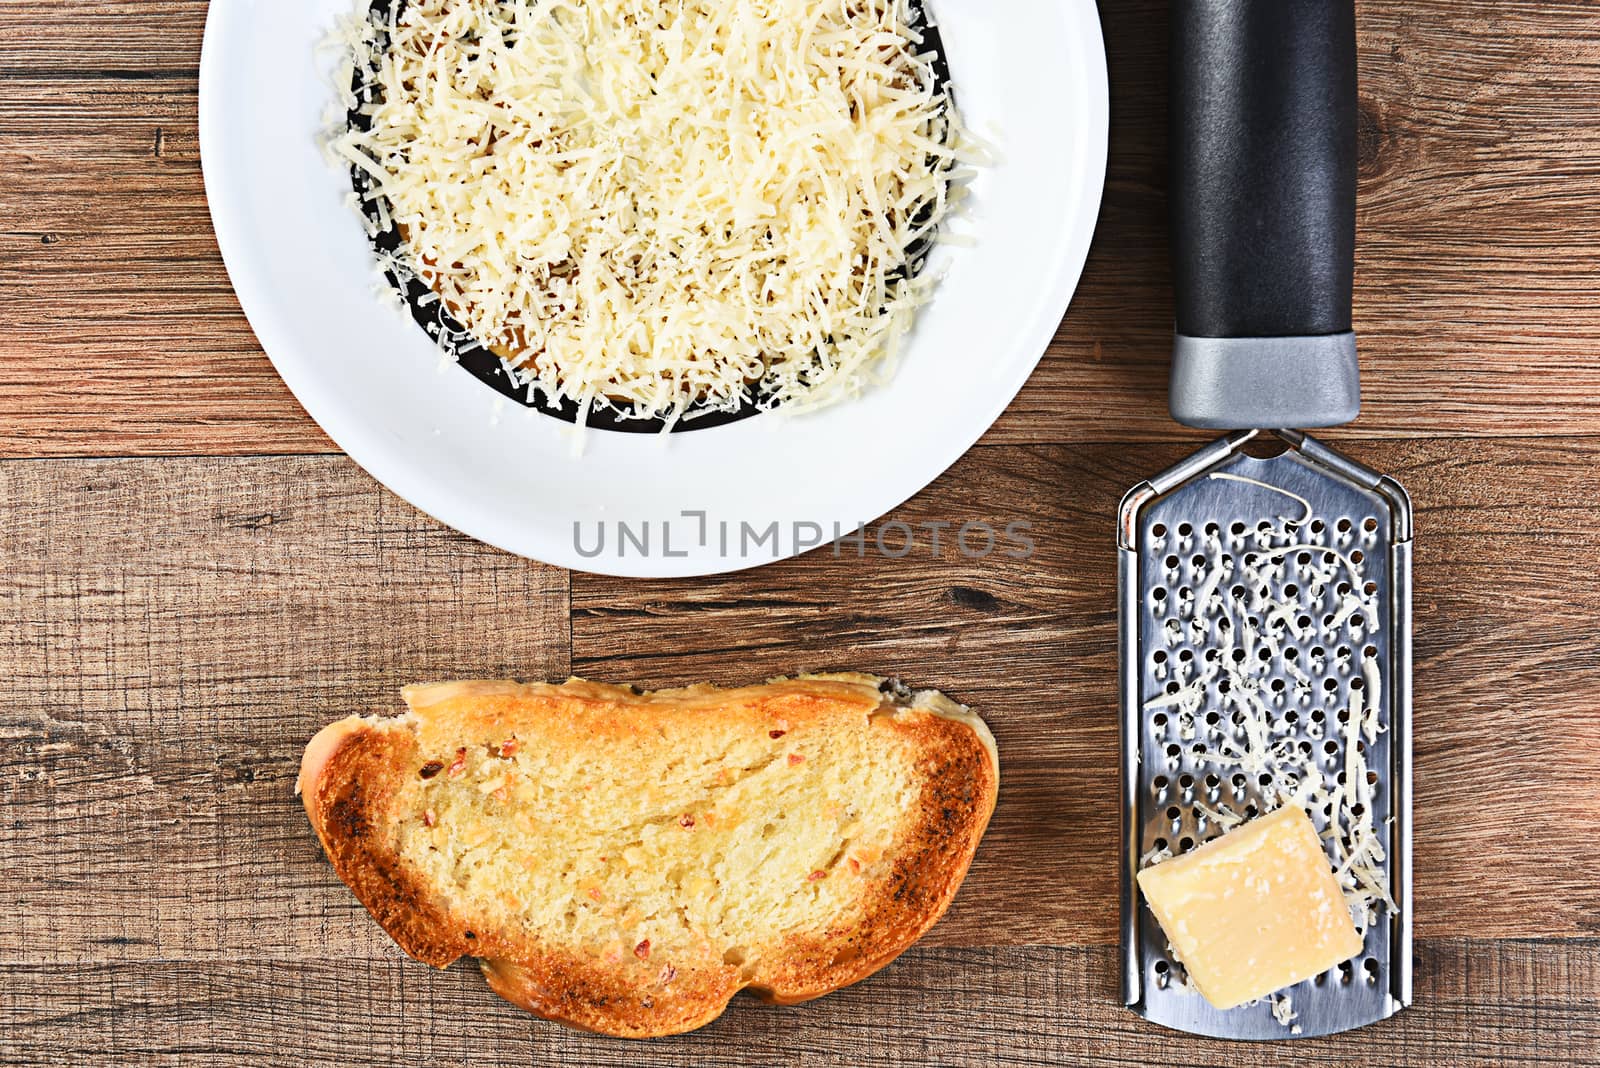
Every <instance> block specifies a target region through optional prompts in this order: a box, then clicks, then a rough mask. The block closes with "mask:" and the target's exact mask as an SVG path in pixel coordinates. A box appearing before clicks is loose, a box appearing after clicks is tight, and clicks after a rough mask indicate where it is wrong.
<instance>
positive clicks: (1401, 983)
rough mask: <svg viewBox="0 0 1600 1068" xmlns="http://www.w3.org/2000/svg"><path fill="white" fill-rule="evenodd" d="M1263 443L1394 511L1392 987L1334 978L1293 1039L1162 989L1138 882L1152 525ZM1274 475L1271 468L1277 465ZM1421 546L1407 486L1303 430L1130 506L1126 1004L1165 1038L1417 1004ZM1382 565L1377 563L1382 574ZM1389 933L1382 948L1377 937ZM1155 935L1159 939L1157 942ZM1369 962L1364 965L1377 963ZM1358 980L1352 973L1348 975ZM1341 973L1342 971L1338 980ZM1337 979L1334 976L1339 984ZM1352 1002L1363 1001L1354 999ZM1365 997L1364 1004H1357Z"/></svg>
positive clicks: (1152, 490) (1159, 482) (1316, 1024)
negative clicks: (1415, 679) (1415, 543)
mask: <svg viewBox="0 0 1600 1068" xmlns="http://www.w3.org/2000/svg"><path fill="white" fill-rule="evenodd" d="M1258 439H1264V440H1270V439H1277V440H1278V441H1280V442H1281V443H1282V444H1283V446H1285V449H1284V452H1283V455H1284V456H1288V457H1290V458H1291V460H1292V461H1295V462H1298V463H1300V464H1302V465H1304V466H1305V467H1307V468H1309V469H1311V471H1312V472H1314V473H1315V474H1316V475H1320V476H1323V477H1328V478H1333V479H1337V480H1339V481H1341V482H1343V483H1345V484H1348V485H1349V486H1352V487H1356V488H1358V489H1359V490H1360V491H1363V492H1364V493H1366V494H1367V495H1369V496H1370V497H1372V498H1373V499H1376V500H1380V501H1381V502H1382V503H1383V505H1385V506H1386V507H1387V508H1388V512H1389V515H1388V520H1389V526H1388V529H1387V530H1386V531H1384V532H1383V534H1384V535H1385V538H1384V540H1385V541H1386V543H1387V561H1386V565H1387V571H1386V572H1384V574H1386V575H1387V576H1388V578H1387V582H1386V583H1385V584H1384V585H1385V586H1386V589H1385V590H1384V591H1383V593H1384V600H1385V602H1386V606H1387V608H1388V616H1389V618H1388V625H1389V631H1388V640H1387V649H1386V650H1385V656H1384V659H1385V661H1386V665H1385V666H1386V669H1387V678H1386V680H1385V684H1384V686H1383V688H1382V689H1383V695H1382V696H1383V698H1384V699H1385V700H1386V701H1387V713H1388V728H1387V730H1388V736H1387V745H1386V756H1387V759H1386V761H1385V762H1384V766H1382V767H1374V768H1373V769H1372V770H1374V771H1377V772H1378V773H1379V774H1380V775H1381V776H1382V780H1381V781H1382V782H1384V783H1387V790H1388V794H1387V806H1386V808H1387V812H1388V815H1389V817H1390V819H1391V820H1392V828H1391V832H1390V834H1389V835H1388V837H1387V839H1386V844H1387V845H1388V847H1389V851H1388V852H1389V856H1388V873H1389V882H1390V889H1391V892H1392V894H1393V896H1394V899H1395V901H1396V903H1397V904H1398V905H1399V909H1398V912H1394V913H1391V912H1389V911H1388V910H1385V911H1384V912H1383V913H1381V914H1380V916H1379V918H1378V923H1377V924H1376V925H1374V927H1373V928H1372V929H1371V930H1369V932H1368V939H1367V945H1368V947H1369V949H1370V947H1371V946H1372V945H1373V944H1374V942H1375V941H1377V942H1380V943H1383V944H1384V945H1385V946H1386V953H1385V954H1384V956H1385V958H1386V962H1385V964H1384V965H1382V966H1380V968H1379V971H1380V972H1381V974H1382V976H1383V977H1384V982H1383V988H1382V990H1381V991H1379V990H1374V989H1371V986H1373V985H1375V982H1376V980H1375V979H1374V983H1373V984H1369V985H1368V986H1365V987H1364V986H1362V985H1361V984H1360V983H1359V981H1358V980H1359V978H1360V977H1356V980H1357V981H1355V982H1353V981H1352V979H1351V974H1350V971H1349V970H1346V971H1344V973H1343V976H1344V980H1343V981H1342V982H1341V981H1340V980H1339V979H1334V980H1333V981H1327V975H1326V974H1325V975H1324V976H1322V977H1318V979H1317V980H1316V981H1312V980H1308V981H1306V982H1305V983H1302V984H1298V985H1297V986H1295V987H1293V988H1291V990H1290V991H1289V993H1290V994H1291V995H1292V997H1293V1009H1294V1011H1295V1012H1296V1014H1297V1018H1298V1022H1297V1024H1296V1025H1295V1026H1293V1027H1290V1026H1288V1025H1286V1024H1284V1023H1283V1022H1280V1021H1279V1020H1278V1019H1276V1018H1274V1016H1273V1013H1272V1011H1271V1009H1272V1006H1270V1005H1261V1004H1256V1005H1251V1006H1240V1007H1239V1008H1235V1009H1230V1010H1226V1011H1218V1010H1216V1009H1213V1008H1211V1006H1210V1005H1209V1004H1208V1003H1206V1002H1205V1001H1204V999H1203V998H1201V997H1200V996H1199V995H1198V994H1197V993H1194V992H1191V991H1186V990H1174V989H1169V988H1168V987H1166V986H1157V985H1156V984H1155V983H1154V982H1152V981H1151V971H1150V968H1151V967H1153V966H1154V961H1153V960H1152V958H1153V957H1154V958H1165V959H1168V960H1170V957H1167V955H1166V954H1165V952H1164V939H1163V940H1161V941H1159V942H1158V941H1157V939H1158V938H1160V934H1159V926H1158V925H1157V924H1156V922H1155V920H1154V917H1153V916H1151V915H1150V914H1149V910H1148V908H1147V907H1146V906H1145V905H1144V903H1143V900H1142V897H1141V895H1140V893H1139V889H1138V885H1137V882H1136V880H1135V876H1136V875H1137V872H1138V870H1139V867H1140V861H1141V858H1142V856H1143V855H1144V844H1145V841H1146V839H1147V830H1148V827H1149V823H1150V815H1151V814H1150V812H1149V809H1151V808H1154V807H1156V805H1157V804H1158V803H1157V802H1153V800H1152V799H1153V797H1154V794H1153V792H1152V789H1151V781H1152V777H1153V776H1154V775H1155V774H1156V773H1155V772H1154V771H1153V770H1152V771H1149V772H1147V773H1146V772H1144V769H1143V764H1142V759H1141V758H1142V754H1143V751H1144V747H1145V744H1146V741H1147V739H1148V734H1147V731H1146V717H1147V712H1146V709H1145V701H1146V696H1147V695H1146V692H1145V684H1146V681H1147V680H1146V662H1145V660H1144V656H1143V653H1144V651H1145V650H1144V644H1143V642H1142V640H1141V623H1142V622H1143V621H1144V620H1145V618H1146V614H1145V605H1144V604H1143V603H1142V602H1141V597H1142V590H1143V588H1144V587H1143V585H1142V583H1141V572H1140V566H1141V561H1140V550H1141V542H1140V530H1141V520H1142V518H1143V517H1144V516H1145V515H1146V514H1147V513H1148V512H1149V510H1150V509H1151V508H1152V507H1153V506H1154V505H1156V504H1157V502H1160V501H1163V500H1165V499H1167V498H1169V497H1170V496H1171V495H1173V494H1174V493H1176V492H1178V491H1179V490H1182V489H1184V488H1186V487H1190V486H1192V485H1193V484H1194V483H1195V482H1196V481H1197V480H1199V479H1204V478H1207V477H1208V476H1209V474H1211V473H1214V472H1217V471H1219V470H1221V469H1223V468H1227V467H1229V466H1230V465H1236V464H1239V463H1240V462H1241V460H1240V458H1241V457H1249V456H1250V453H1249V452H1247V451H1246V447H1247V446H1248V445H1249V444H1250V443H1251V442H1253V441H1257V440H1258ZM1268 462H1269V463H1270V461H1268ZM1412 534H1413V514H1412V508H1411V503H1410V499H1409V498H1408V496H1407V495H1406V492H1405V490H1404V489H1403V488H1402V487H1401V486H1400V484H1399V483H1398V482H1396V481H1395V480H1393V479H1391V478H1388V477H1386V476H1384V475H1381V474H1379V473H1378V472H1376V471H1373V470H1371V469H1369V468H1367V467H1365V466H1363V465H1361V464H1359V463H1357V462H1355V461H1354V460H1351V459H1349V458H1348V457H1345V456H1343V455H1341V454H1340V453H1338V452H1336V451H1334V450H1333V449H1331V448H1329V447H1327V446H1326V445H1323V444H1322V443H1321V442H1318V441H1317V440H1315V439H1314V438H1312V437H1310V436H1309V435H1306V434H1304V433H1301V432H1299V431H1294V430H1271V431H1261V430H1246V431H1239V432H1236V433H1233V434H1229V435H1228V436H1226V437H1224V438H1222V439H1220V440H1218V441H1216V442H1214V443H1213V444H1212V445H1210V446H1208V447H1207V448H1205V449H1202V450H1200V451H1199V452H1197V453H1195V454H1193V455H1191V456H1190V457H1188V458H1187V459H1185V460H1183V461H1181V462H1179V463H1178V464H1176V465H1175V466H1173V467H1171V468H1169V469H1168V470H1166V471H1164V472H1162V473H1161V474H1159V475H1157V476H1155V477H1154V478H1151V479H1149V480H1147V481H1145V482H1142V483H1140V484H1139V485H1138V486H1136V487H1134V488H1133V489H1132V490H1131V491H1129V492H1128V494H1127V495H1126V496H1125V497H1124V499H1123V502H1122V505H1121V508H1120V510H1119V524H1118V595H1119V599H1118V605H1119V612H1118V622H1119V647H1118V648H1119V664H1120V674H1119V689H1120V694H1121V722H1120V731H1119V733H1120V736H1121V751H1122V765H1121V788H1122V802H1123V823H1122V845H1123V849H1122V868H1121V895H1120V896H1121V901H1120V905H1121V931H1122V994H1123V1000H1124V1002H1125V1003H1126V1004H1127V1005H1128V1006H1129V1007H1130V1008H1132V1009H1133V1010H1134V1011H1135V1012H1137V1013H1138V1014H1139V1015H1140V1016H1143V1017H1145V1018H1146V1019H1149V1020H1152V1021H1154V1022H1157V1023H1160V1024H1162V1025H1164V1026H1167V1027H1171V1028H1174V1029H1177V1030H1181V1031H1186V1032H1189V1033H1193V1034H1202V1035H1208V1036H1212V1037H1220V1038H1238V1039H1255V1040H1274V1039H1286V1038H1292V1037H1313V1036H1316V1035H1326V1034H1334V1033H1337V1032H1340V1031H1345V1030H1348V1029H1350V1028H1354V1027H1359V1026H1363V1025H1365V1024H1369V1023H1373V1022H1375V1021H1376V1020H1378V1019H1383V1018H1386V1017H1388V1016H1391V1015H1393V1014H1394V1013H1396V1012H1398V1011H1400V1010H1401V1009H1403V1008H1405V1007H1406V1006H1407V1005H1409V1004H1410V1002H1411V996H1412V922H1411V914H1412V879H1411V795H1412V750H1411V714H1412V707H1411V701H1412V693H1411V669H1412V627H1411V622H1412V621H1411V607H1412V606H1411V597H1412V575H1411V563H1412V556H1411V554H1412ZM1376 562H1377V561H1374V563H1376ZM1380 927H1382V928H1383V932H1382V935H1381V936H1380V937H1376V938H1375V935H1374V932H1376V931H1378V929H1379V928H1380ZM1152 932H1153V933H1152ZM1365 952H1366V951H1364V955H1365ZM1345 968H1346V969H1348V968H1349V966H1348V965H1347V966H1345ZM1336 970H1337V969H1336ZM1328 974H1331V973H1328ZM1345 991H1351V992H1352V993H1351V994H1345V993H1344V992H1345ZM1357 995H1364V997H1362V996H1357Z"/></svg>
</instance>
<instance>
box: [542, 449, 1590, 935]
mask: <svg viewBox="0 0 1600 1068" xmlns="http://www.w3.org/2000/svg"><path fill="white" fill-rule="evenodd" d="M1184 451H1186V450H1184V449H1182V448H1173V447H1167V446H1158V447H1148V448H1144V449H1140V448H1137V447H1133V446H1093V447H1087V446H1079V447H1071V448H1067V447H1048V448H1047V447H1038V448H986V449H979V450H976V451H975V452H974V453H972V454H970V455H969V456H968V457H967V458H966V459H965V460H963V461H962V462H961V463H959V464H958V465H957V466H956V467H955V468H954V469H953V470H952V471H951V472H950V474H948V475H947V476H946V477H945V478H943V479H941V480H940V481H939V482H938V483H936V484H935V485H934V487H932V488H931V489H930V490H929V491H927V492H925V493H924V494H923V495H922V496H920V497H919V498H917V499H916V500H915V501H913V502H912V503H911V504H909V505H907V506H906V507H905V508H902V509H901V510H900V511H899V512H898V513H897V514H896V515H897V518H898V519H899V520H901V521H904V522H906V523H909V524H911V525H912V526H913V527H918V526H919V525H920V524H922V523H925V522H932V521H946V522H949V523H952V524H955V525H959V524H960V523H962V522H965V521H968V520H974V521H982V522H986V523H989V524H991V525H993V526H995V527H997V528H1003V527H1004V526H1005V525H1006V524H1007V523H1010V522H1014V521H1023V522H1027V523H1030V524H1031V525H1032V530H1031V536H1032V537H1033V538H1034V539H1035V540H1036V541H1037V546H1038V548H1037V553H1036V554H1035V556H1034V557H1033V558H1032V559H1031V560H1027V561H1017V560H1010V559H1007V558H1005V557H1004V556H1003V554H1000V553H996V554H994V555H992V556H990V557H988V558H985V559H981V560H973V559H964V558H962V557H961V556H960V555H959V554H958V553H955V552H953V551H950V549H949V546H948V543H949V540H950V535H949V533H948V532H947V533H946V539H945V540H946V551H945V552H944V553H943V555H942V556H941V557H935V556H934V555H933V553H932V551H931V544H930V538H929V537H928V536H927V535H926V534H924V535H923V536H922V537H921V539H920V542H919V544H920V549H918V550H916V551H915V552H914V553H913V554H912V555H910V556H907V557H906V558H904V559H899V560H896V559H885V558H882V557H880V556H877V555H876V554H872V555H870V556H868V557H867V558H866V559H859V558H857V557H856V555H855V554H854V552H853V551H847V552H846V554H845V555H844V557H843V558H836V557H835V556H834V553H833V551H832V550H829V549H822V550H818V551H814V552H812V553H811V554H809V555H807V556H805V557H802V558H800V559H798V560H793V561H788V562H785V563H782V564H776V565H772V566H769V567H766V568H763V569H761V570H760V571H759V572H754V573H747V574H742V575H736V576H731V577H722V578H712V579H704V580H696V581H688V582H636V581H619V580H615V579H607V578H601V577H597V576H591V575H577V576H574V579H573V590H572V596H573V660H574V669H575V670H576V671H578V672H579V673H580V674H584V675H588V676H591V677H595V678H601V679H612V680H621V681H636V682H638V683H640V684H642V685H648V686H659V685H676V684H682V683H687V682H692V681H699V680H702V679H712V680H717V681H722V682H742V681H749V680H752V679H757V678H762V677H765V676H768V675H775V674H787V673H791V672H796V671H807V670H821V669H828V668H846V667H849V668H858V669H863V670H870V671H876V672H880V673H885V674H900V675H902V676H903V677H905V678H906V679H908V680H910V681H912V682H914V683H916V684H918V685H928V686H937V687H940V688H942V689H945V690H947V691H948V692H950V693H951V694H953V695H954V696H956V697H958V698H959V699H961V700H964V701H967V702H969V703H971V704H973V705H974V706H975V707H976V708H977V709H978V710H979V711H980V712H982V713H983V714H984V715H985V716H986V718H987V719H988V721H989V723H990V725H991V727H992V728H993V729H994V731H995V734H996V736H997V738H998V740H999V743H1000V751H1001V754H1002V761H1001V763H1002V769H1003V771H1002V781H1001V796H1000V805H999V808H998V810H997V812H996V814H995V818H994V821H993V823H992V824H991V829H990V832H989V836H988V838H987V839H986V840H985V842H984V845H983V848H982V849H981V850H980V852H979V855H978V859H977V862H976V863H975V865H974V867H973V870H972V874H971V876H970V877H969V881H968V883H967V886H966V888H965V889H964V890H963V892H962V894H961V896H960V897H959V898H958V899H957V901H956V904H955V906H954V907H953V908H952V910H951V912H950V915H949V916H948V917H947V918H946V919H945V921H944V922H943V923H941V924H940V926H939V927H937V928H936V929H935V930H934V932H933V933H932V935H931V936H930V937H931V938H932V939H933V940H934V941H935V942H938V943H944V944H961V945H980V944H981V945H991V944H996V943H1002V944H1005V943H1047V944H1079V943H1110V942H1113V941H1115V939H1116V937H1117V929H1116V900H1117V898H1116V882H1115V880H1116V865H1115V863H1114V862H1113V858H1114V857H1115V856H1116V850H1117V838H1116V835H1117V829H1116V819H1117V816H1116V811H1117V809H1116V798H1117V771H1116V756H1115V754H1116V751H1117V727H1116V702H1117V694H1116V622H1115V596H1114V587H1115V575H1116V557H1115V550H1114V544H1113V541H1112V535H1113V526H1114V520H1113V518H1112V517H1113V516H1114V515H1115V510H1116V504H1117V501H1118V499H1119V497H1120V495H1121V493H1122V492H1123V491H1124V490H1125V489H1126V488H1127V487H1129V486H1131V485H1133V484H1134V483H1135V482H1136V481H1138V479H1140V478H1141V477H1144V476H1145V475H1147V474H1149V473H1151V472H1154V471H1157V470H1159V469H1161V468H1162V467H1164V466H1166V465H1167V464H1168V463H1170V462H1173V461H1176V460H1177V459H1178V458H1179V457H1180V455H1182V453H1183V452H1184ZM1351 451H1352V452H1353V453H1354V454H1355V455H1357V456H1360V457H1361V458H1362V459H1363V460H1365V461H1367V462H1369V463H1371V464H1374V465H1375V466H1377V467H1378V468H1379V469H1382V470H1386V471H1389V472H1392V473H1394V474H1396V475H1397V476H1398V477H1399V478H1400V479H1401V480H1402V481H1403V482H1405V483H1406V484H1407V485H1408V488H1409V489H1410V490H1411V492H1412V493H1413V495H1414V497H1415V499H1416V500H1417V501H1418V503H1419V516H1418V528H1419V535H1418V541H1417V550H1416V552H1417V558H1416V571H1417V589H1418V592H1417V603H1416V628H1417V665H1416V692H1417V699H1416V706H1417V712H1416V721H1415V734H1416V778H1417V791H1418V792H1417V799H1416V806H1415V807H1416V813H1415V819H1416V822H1415V835H1416V839H1417V847H1416V870H1417V887H1418V889H1417V893H1418V906H1417V911H1416V916H1415V919H1416V923H1417V929H1418V930H1419V932H1421V933H1422V934H1425V935H1434V936H1458V935H1459V936H1466V935H1481V936H1489V935H1502V936H1507V937H1511V936H1534V935H1580V934H1584V933H1593V932H1595V931H1600V887H1597V886H1596V884H1595V881H1594V879H1593V877H1592V873H1591V872H1588V871H1585V870H1584V869H1583V867H1582V866H1580V865H1575V864H1569V865H1552V864H1551V863H1550V860H1549V858H1550V857H1552V856H1572V857H1580V856H1588V855H1589V854H1590V853H1591V851H1592V843H1593V842H1594V841H1595V840H1596V838H1597V836H1600V814H1597V810H1596V809H1595V806H1593V805H1592V804H1590V803H1589V800H1588V799H1589V798H1591V797H1592V795H1593V783H1594V782H1595V781H1597V779H1600V638H1597V637H1596V635H1595V633H1594V629H1593V622H1592V621H1593V619H1594V618H1595V617H1596V616H1597V615H1600V591H1597V590H1596V589H1595V588H1594V586H1593V584H1592V583H1589V582H1588V581H1587V580H1586V579H1584V580H1582V581H1574V576H1575V575H1588V574H1589V572H1590V571H1591V570H1592V560H1593V558H1594V556H1595V554H1596V553H1597V552H1600V533H1597V532H1596V530H1595V529H1594V526H1593V521H1592V514H1593V511H1592V510H1593V501H1594V499H1595V498H1596V494H1597V492H1600V473H1597V471H1596V467H1595V465H1596V463H1597V461H1600V441H1597V440H1594V439H1586V440H1583V441H1575V442H1566V443H1556V442H1539V441H1522V442H1488V441H1484V442H1479V443H1477V445H1476V446H1475V447H1474V448H1472V449H1465V448H1464V447H1463V446H1462V445H1461V444H1460V443H1459V442H1454V441H1422V442H1401V443H1376V442H1354V443H1351ZM713 518H714V517H713ZM951 529H953V528H951ZM890 544H891V545H898V544H899V543H898V541H896V540H895V539H890ZM1552 606H1560V607H1559V609H1556V610H1552Z"/></svg>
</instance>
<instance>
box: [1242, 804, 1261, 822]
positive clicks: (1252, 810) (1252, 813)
mask: <svg viewBox="0 0 1600 1068" xmlns="http://www.w3.org/2000/svg"><path fill="white" fill-rule="evenodd" d="M1260 811H1261V810H1260V809H1258V808H1256V806H1254V805H1246V806H1244V818H1245V819H1247V820H1253V819H1255V818H1256V814H1257V813H1258V812H1260Z"/></svg>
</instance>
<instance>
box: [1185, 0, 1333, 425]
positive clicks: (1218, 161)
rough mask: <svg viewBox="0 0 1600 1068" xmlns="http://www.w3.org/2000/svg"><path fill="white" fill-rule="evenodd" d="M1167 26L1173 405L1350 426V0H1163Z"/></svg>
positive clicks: (1267, 421) (1222, 418)
mask: <svg viewBox="0 0 1600 1068" xmlns="http://www.w3.org/2000/svg"><path fill="white" fill-rule="evenodd" d="M1171 25H1172V85H1171V125H1172V149H1171V153H1172V262H1173V276H1174V278H1173V281H1174V288H1175V295H1176V298H1177V340H1176V344H1175V346H1174V368H1173V381H1172V390H1171V404H1172V411H1173V415H1174V417H1176V418H1177V419H1178V420H1179V421H1180V422H1183V423H1186V424H1189V425H1191V426H1207V427H1223V428H1238V427H1261V428H1277V427H1296V426H1299V427H1304V426H1332V425H1335V424H1338V423H1343V422H1348V421H1349V420H1351V419H1353V418H1355V415H1356V413H1357V411H1358V410H1359V408H1360V384H1359V376H1358V374H1357V369H1356V355H1355V335H1354V334H1353V333H1352V331H1351V316H1350V306H1351V284H1352V276H1353V274H1354V269H1355V193H1356V42H1355V4H1354V0H1175V2H1174V4H1173V7H1172V23H1171Z"/></svg>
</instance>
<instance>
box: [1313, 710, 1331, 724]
mask: <svg viewBox="0 0 1600 1068" xmlns="http://www.w3.org/2000/svg"><path fill="white" fill-rule="evenodd" d="M1327 718H1328V715H1327V713H1326V712H1324V711H1322V709H1320V708H1318V709H1316V710H1314V711H1313V712H1312V713H1311V722H1312V723H1321V722H1322V721H1323V720H1325V719H1327Z"/></svg>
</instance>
